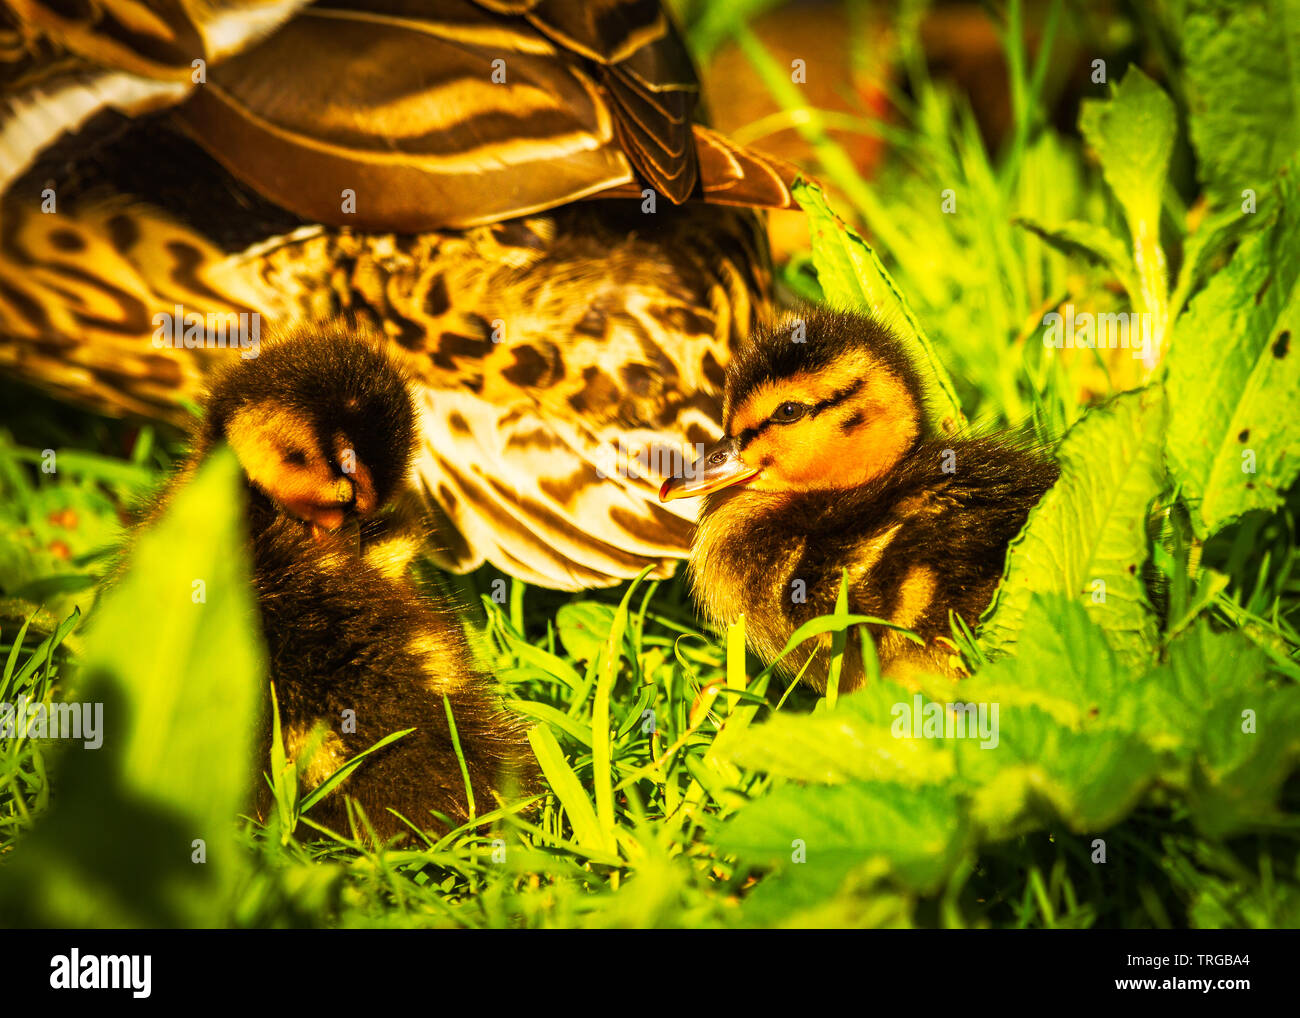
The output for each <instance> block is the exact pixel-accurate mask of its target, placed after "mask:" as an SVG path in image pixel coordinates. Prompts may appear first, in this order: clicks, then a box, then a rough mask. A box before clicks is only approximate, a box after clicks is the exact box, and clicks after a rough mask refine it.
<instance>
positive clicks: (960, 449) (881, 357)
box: [660, 309, 1057, 691]
mask: <svg viewBox="0 0 1300 1018" xmlns="http://www.w3.org/2000/svg"><path fill="white" fill-rule="evenodd" d="M924 404H925V394H924V392H923V390H922V386H921V383H920V379H919V376H918V374H917V371H916V369H915V367H914V366H913V364H912V363H911V362H910V361H909V359H908V357H907V355H906V353H905V352H904V349H903V346H902V344H901V343H900V341H899V340H898V338H897V337H896V336H894V335H893V334H892V333H891V332H890V331H889V329H888V328H887V327H886V326H885V325H883V324H882V323H881V322H879V321H877V320H876V319H874V318H870V317H868V316H865V315H861V314H855V313H850V312H844V311H831V310H819V309H809V310H807V311H805V312H803V313H802V314H801V315H800V316H799V317H797V318H790V319H787V320H785V321H784V322H783V323H781V324H777V325H774V326H771V327H768V328H765V329H762V330H760V331H759V332H757V333H756V334H755V335H754V336H752V337H751V338H750V340H749V341H748V342H747V343H746V344H745V345H744V346H742V348H741V349H740V350H739V351H738V352H737V355H736V356H735V358H734V359H733V360H732V362H731V364H730V366H729V368H728V370H727V377H726V390H725V407H724V418H725V426H726V434H725V435H724V437H723V438H722V440H721V441H719V442H718V443H717V444H716V445H714V446H712V447H711V448H709V449H707V450H706V451H705V452H704V453H703V455H702V456H701V457H700V459H699V460H697V461H696V463H695V464H693V465H692V466H691V467H690V468H689V469H688V470H687V471H686V472H685V473H686V476H684V477H681V478H672V479H669V480H668V481H666V482H665V483H664V485H663V488H662V489H661V491H660V498H661V499H664V500H668V499H673V498H682V497H687V496H692V495H703V496H705V499H704V503H703V506H702V508H701V511H700V516H699V524H698V527H697V530H696V534H695V539H694V543H693V546H692V551H691V558H690V569H691V576H692V583H693V587H694V591H695V595H696V597H697V599H698V600H699V602H700V603H701V605H702V607H703V609H704V611H705V613H706V615H707V616H708V617H709V619H710V621H711V622H712V623H713V624H715V625H717V626H719V627H721V626H725V625H727V624H730V623H732V622H734V621H735V618H736V616H738V615H739V614H741V613H744V615H745V619H746V633H747V635H748V638H749V641H750V645H751V647H752V648H753V650H754V651H755V652H756V653H757V654H759V655H760V656H761V657H763V658H764V659H765V660H768V661H770V660H772V659H773V658H775V657H776V656H777V655H778V654H779V653H780V652H781V650H782V649H783V648H784V646H785V644H786V641H787V640H788V639H789V637H790V635H791V634H792V633H793V632H794V631H795V629H797V628H798V627H799V626H800V625H801V624H803V623H804V622H806V621H808V620H809V619H812V618H815V617H817V616H819V615H825V614H829V613H830V612H832V611H833V610H834V608H835V603H836V599H837V596H838V594H839V590H840V585H841V577H842V575H843V572H844V570H846V569H847V570H848V583H849V590H848V593H849V603H848V610H849V611H850V612H851V613H856V614H862V615H872V616H875V617H877V618H881V619H885V620H888V621H889V622H891V623H894V624H895V625H898V626H902V627H904V628H906V629H909V630H911V631H913V632H914V633H916V634H917V636H919V637H921V639H923V640H924V641H925V643H924V646H918V645H917V644H916V643H914V642H912V641H910V640H909V639H907V638H906V637H905V636H903V635H901V634H900V633H898V632H897V631H895V630H891V629H888V628H886V627H881V626H873V627H870V628H871V629H872V630H873V636H875V638H876V651H877V654H878V656H879V659H880V663H881V667H882V670H883V671H884V672H885V673H886V674H888V675H890V676H891V677H893V678H897V679H901V680H903V681H909V679H910V678H911V677H915V676H916V675H918V674H922V673H925V672H930V673H933V672H948V673H951V671H952V668H951V665H950V664H949V663H948V662H949V658H950V656H951V648H950V647H945V646H944V643H942V642H940V641H945V638H946V637H947V635H948V634H949V633H950V632H951V629H950V622H949V617H948V613H949V611H954V612H956V613H957V614H958V615H960V616H961V617H962V618H963V619H964V620H965V621H966V622H967V623H968V624H969V625H971V626H974V625H975V624H976V623H977V622H978V620H979V617H980V614H981V613H982V612H983V611H984V609H985V608H986V607H987V606H988V604H989V602H990V600H991V599H992V596H993V592H994V590H995V588H996V587H997V584H998V581H999V579H1000V578H1001V576H1002V570H1003V565H1004V560H1005V558H1006V550H1007V544H1008V542H1009V541H1010V540H1011V539H1012V538H1013V537H1014V536H1015V535H1016V533H1017V532H1018V531H1019V530H1020V528H1021V527H1022V526H1023V525H1024V522H1025V519H1026V517H1027V515H1028V513H1029V510H1030V509H1031V508H1032V507H1033V506H1034V504H1035V503H1036V502H1037V501H1038V499H1039V498H1040V497H1041V496H1042V495H1043V493H1044V492H1046V491H1047V489H1048V488H1049V487H1051V485H1052V484H1053V483H1054V482H1055V480H1056V476H1057V468H1056V466H1055V465H1054V464H1053V463H1051V462H1050V461H1049V460H1046V459H1044V458H1042V457H1041V456H1039V455H1036V454H1034V453H1033V452H1031V451H1028V450H1026V449H1023V448H1020V447H1018V446H1017V445H1016V444H1015V443H1011V442H1007V441H1000V440H996V439H993V438H964V439H959V438H940V437H936V436H934V435H930V434H927V432H926V425H925V414H924V412H923V411H924ZM830 643H831V636H830V635H829V634H827V635H825V636H823V637H821V638H820V639H818V640H817V641H810V642H809V643H807V644H804V647H810V648H812V649H810V650H800V651H795V652H794V653H792V654H791V655H790V657H788V658H786V659H785V661H784V662H783V663H782V667H784V668H785V669H786V670H787V671H789V672H790V673H792V674H793V673H794V672H797V670H798V669H799V668H800V667H802V666H803V665H804V663H805V662H806V661H807V660H808V658H809V657H810V656H811V657H812V661H811V662H810V663H809V665H808V670H807V671H806V672H805V675H806V676H807V678H808V679H809V681H811V682H812V684H813V685H814V686H815V687H816V688H817V689H818V690H819V691H825V688H826V680H827V672H828V668H829V661H830V654H829V652H828V649H829V646H830ZM863 674H864V672H863V663H862V658H861V652H860V649H859V648H858V646H857V641H856V640H854V639H850V640H849V641H848V642H847V646H846V651H845V656H844V665H843V671H842V672H841V677H840V689H842V690H845V691H848V690H852V689H854V688H856V687H858V686H860V685H861V683H862V681H863Z"/></svg>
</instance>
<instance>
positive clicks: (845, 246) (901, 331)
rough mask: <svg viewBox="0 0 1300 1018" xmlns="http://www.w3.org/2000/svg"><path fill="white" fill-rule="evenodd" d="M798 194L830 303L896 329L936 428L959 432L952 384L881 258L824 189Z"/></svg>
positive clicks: (804, 186) (804, 188) (799, 187)
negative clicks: (918, 370)
mask: <svg viewBox="0 0 1300 1018" xmlns="http://www.w3.org/2000/svg"><path fill="white" fill-rule="evenodd" d="M794 190H795V197H796V198H797V199H798V201H799V206H800V207H801V208H802V209H803V210H804V212H806V213H807V215H808V225H809V228H810V229H811V231H812V256H813V265H815V266H816V268H817V281H818V282H819V283H820V284H821V288H822V293H823V294H824V295H825V297H826V300H827V301H829V302H830V303H831V304H832V305H836V306H839V307H853V308H861V309H864V310H869V311H871V312H872V313H873V314H875V315H876V316H877V317H879V318H881V319H882V320H884V321H885V322H888V323H890V324H891V326H892V327H893V328H894V329H895V330H896V331H897V333H898V335H899V337H900V338H901V339H902V340H903V343H904V344H905V345H906V346H907V348H908V351H909V353H910V354H911V356H912V359H913V360H914V361H915V362H916V363H917V364H918V365H920V366H921V368H922V370H923V372H924V374H923V378H922V381H923V383H924V384H925V387H926V391H927V392H928V393H929V394H930V406H929V408H928V409H929V411H930V414H931V416H932V418H933V424H934V425H935V426H936V427H939V428H942V429H943V430H945V431H956V430H958V429H959V428H960V427H961V426H962V425H963V424H964V423H965V417H963V416H962V412H961V404H960V403H959V402H958V401H957V394H956V392H955V390H954V389H953V387H952V380H951V379H950V378H949V377H948V372H947V371H945V370H944V367H943V364H942V363H941V362H940V360H939V358H938V356H937V355H936V353H935V350H934V347H933V346H932V345H931V343H930V340H929V339H927V338H926V335H925V333H924V332H923V331H922V330H921V326H920V324H919V323H918V322H917V320H916V316H915V315H913V314H912V312H911V309H910V308H908V306H907V301H906V300H905V299H904V298H903V295H902V294H901V293H899V292H898V287H897V286H895V284H894V281H893V280H892V279H891V278H890V276H889V273H888V272H886V271H885V267H884V266H883V265H882V264H881V263H880V259H879V258H877V257H876V253H875V252H874V251H872V250H871V247H870V245H869V244H867V242H866V241H864V240H863V239H862V238H861V237H859V236H858V235H857V234H856V233H854V232H853V230H852V229H851V228H850V227H848V226H847V225H845V223H844V222H843V220H841V219H840V218H839V217H838V216H837V215H835V213H834V212H832V211H831V209H830V206H829V205H827V204H826V197H825V195H823V194H822V191H821V189H820V188H819V187H817V186H816V185H815V184H811V183H809V182H807V181H800V182H799V183H798V184H796V185H795V189H794Z"/></svg>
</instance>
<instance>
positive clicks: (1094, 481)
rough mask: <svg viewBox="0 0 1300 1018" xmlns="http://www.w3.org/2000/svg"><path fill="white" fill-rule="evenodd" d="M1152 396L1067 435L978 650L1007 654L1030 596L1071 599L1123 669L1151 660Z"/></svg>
mask: <svg viewBox="0 0 1300 1018" xmlns="http://www.w3.org/2000/svg"><path fill="white" fill-rule="evenodd" d="M1163 431H1164V402H1163V397H1162V394H1161V392H1160V390H1159V389H1158V388H1155V387H1148V388H1146V389H1143V390H1140V391H1138V392H1131V393H1126V394H1124V395H1122V396H1118V397H1116V398H1115V399H1113V400H1111V401H1110V402H1109V403H1108V404H1106V405H1105V406H1103V407H1098V408H1096V409H1094V410H1092V411H1091V412H1090V413H1088V414H1087V416H1085V417H1084V418H1083V420H1081V421H1080V422H1079V423H1078V424H1076V425H1075V426H1074V427H1073V428H1072V429H1070V432H1069V433H1068V434H1067V435H1066V437H1065V440H1064V441H1063V442H1062V443H1061V447H1060V450H1059V452H1058V454H1057V458H1058V460H1059V462H1060V465H1061V476H1060V479H1059V480H1058V481H1057V482H1056V484H1055V485H1054V486H1053V487H1052V489H1051V490H1050V491H1048V493H1047V494H1046V495H1044V496H1043V499H1042V501H1041V502H1040V503H1039V505H1038V506H1037V507H1036V508H1035V509H1034V510H1033V512H1031V513H1030V515H1029V521H1028V522H1027V523H1026V525H1025V528H1024V530H1023V531H1022V532H1021V534H1020V536H1019V537H1017V538H1016V540H1015V541H1013V542H1012V545H1011V549H1010V552H1009V554H1008V556H1007V568H1006V574H1005V576H1004V578H1003V581H1002V584H1001V586H1000V587H999V588H998V593H997V596H996V598H995V600H994V603H993V606H992V608H991V609H990V613H989V614H988V615H987V616H986V618H985V621H984V624H983V627H982V632H981V644H982V646H983V647H984V648H985V649H986V651H987V652H988V653H989V654H990V655H992V654H995V653H1001V652H1005V651H1007V650H1009V649H1010V646H1011V644H1013V643H1014V642H1015V640H1016V638H1017V637H1018V636H1019V634H1020V630H1021V627H1022V626H1023V625H1024V619H1025V613H1026V611H1027V610H1028V608H1029V604H1030V601H1031V599H1032V598H1033V596H1034V595H1035V594H1062V595H1064V596H1065V597H1067V598H1072V599H1077V600H1078V601H1080V602H1081V603H1082V604H1083V606H1084V607H1085V608H1086V609H1087V610H1088V613H1089V615H1090V616H1091V618H1092V619H1093V621H1095V622H1096V623H1097V624H1098V625H1099V626H1100V627H1101V629H1102V631H1103V632H1104V633H1105V634H1106V641H1107V643H1109V644H1110V646H1111V648H1112V649H1113V650H1114V651H1115V652H1116V654H1117V655H1118V656H1119V658H1120V660H1121V661H1122V662H1124V663H1140V662H1143V661H1147V660H1150V657H1151V653H1152V647H1153V646H1154V644H1155V635H1156V627H1155V620H1154V618H1153V616H1152V613H1151V609H1150V607H1149V605H1148V604H1147V599H1146V593H1145V590H1144V588H1143V585H1142V566H1143V563H1144V562H1145V561H1146V557H1147V542H1146V520H1147V511H1148V506H1149V505H1150V504H1151V501H1152V499H1154V498H1155V497H1156V496H1157V495H1158V494H1159V493H1160V492H1161V490H1162V489H1163V487H1164V468H1163V460H1162V456H1161V448H1160V443H1161V436H1162V434H1163Z"/></svg>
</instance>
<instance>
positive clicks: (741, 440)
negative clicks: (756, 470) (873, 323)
mask: <svg viewBox="0 0 1300 1018" xmlns="http://www.w3.org/2000/svg"><path fill="white" fill-rule="evenodd" d="M863 384H864V379H861V378H859V379H858V380H857V381H856V382H854V383H853V384H852V385H849V386H846V387H845V388H843V389H841V390H840V391H839V392H836V393H832V394H831V395H830V396H827V397H826V398H825V399H824V400H822V401H821V402H820V403H814V404H813V405H812V406H810V407H809V408H808V412H807V413H806V414H804V416H805V417H816V416H817V415H818V414H819V413H821V412H822V411H823V410H830V409H831V408H832V407H837V406H839V405H840V404H841V403H843V402H844V401H845V400H847V399H848V398H849V397H851V396H852V395H853V394H854V393H855V392H857V391H858V390H859V389H861V388H862V386H863ZM781 405H782V406H784V403H783V404H781ZM780 423H782V422H781V421H774V420H772V419H771V418H769V419H767V420H766V421H764V422H763V423H762V424H757V425H755V426H754V427H752V428H746V429H745V430H744V431H742V432H741V433H740V434H739V435H737V436H736V444H737V445H738V446H739V447H740V449H741V450H742V451H743V450H744V448H745V446H747V445H749V443H750V442H752V441H754V439H756V438H758V436H759V435H761V434H762V433H763V432H764V431H766V430H767V429H768V428H770V427H772V426H773V425H774V424H780Z"/></svg>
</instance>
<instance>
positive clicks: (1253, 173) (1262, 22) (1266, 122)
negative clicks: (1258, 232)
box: [1181, 0, 1300, 206]
mask: <svg viewBox="0 0 1300 1018" xmlns="http://www.w3.org/2000/svg"><path fill="white" fill-rule="evenodd" d="M1181 41H1182V51H1183V56H1184V58H1185V60H1186V62H1187V93H1188V120H1189V123H1190V128H1191V134H1192V142H1193V143H1194V144H1195V146H1196V151H1197V155H1198V162H1199V171H1200V178H1201V181H1202V183H1203V184H1204V185H1205V192H1206V194H1207V196H1208V197H1209V198H1210V200H1211V202H1212V203H1214V204H1215V205H1219V206H1223V205H1231V206H1236V205H1238V204H1239V203H1240V202H1241V200H1242V192H1243V191H1245V190H1247V189H1250V190H1253V191H1256V192H1259V191H1262V190H1263V189H1264V188H1265V187H1267V186H1268V182H1269V180H1270V179H1271V178H1272V176H1273V174H1274V173H1275V172H1276V171H1277V170H1278V169H1280V168H1281V166H1282V165H1283V164H1284V163H1285V162H1286V161H1287V160H1288V159H1290V158H1291V157H1292V156H1293V155H1294V154H1295V153H1296V152H1297V151H1300V3H1297V2H1296V0H1189V3H1188V4H1187V14H1186V18H1185V21H1184V23H1183V26H1182V35H1181Z"/></svg>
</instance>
